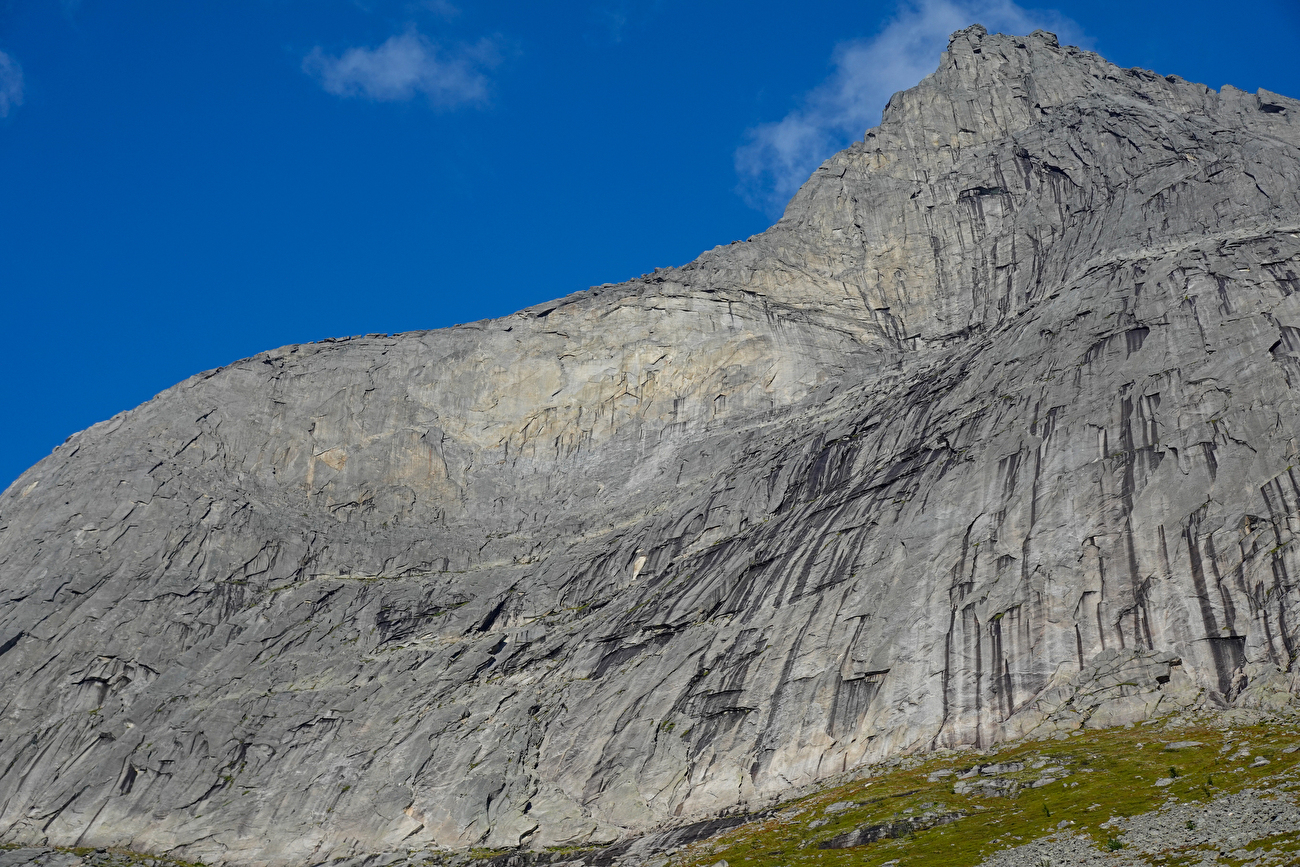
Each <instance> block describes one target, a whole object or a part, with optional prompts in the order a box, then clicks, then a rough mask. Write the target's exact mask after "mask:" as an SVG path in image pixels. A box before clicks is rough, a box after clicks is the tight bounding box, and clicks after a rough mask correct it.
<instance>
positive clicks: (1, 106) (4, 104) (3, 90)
mask: <svg viewBox="0 0 1300 867" xmlns="http://www.w3.org/2000/svg"><path fill="white" fill-rule="evenodd" d="M22 104H23V68H22V67H21V66H19V65H18V61H17V60H14V59H13V58H12V57H10V56H9V55H8V54H5V53H4V52H3V51H0V117H8V116H9V112H11V111H13V110H14V109H15V108H17V107H18V106H20V105H22Z"/></svg>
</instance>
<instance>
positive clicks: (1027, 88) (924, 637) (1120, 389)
mask: <svg viewBox="0 0 1300 867" xmlns="http://www.w3.org/2000/svg"><path fill="white" fill-rule="evenodd" d="M1298 389H1300V102H1297V101H1295V100H1292V99H1288V98H1285V97H1282V96H1278V95H1276V94H1273V93H1269V92H1267V91H1262V90H1261V91H1260V92H1258V93H1256V94H1248V93H1244V92H1242V91H1239V90H1235V89H1233V88H1231V87H1224V88H1223V89H1222V90H1221V91H1219V92H1217V93H1216V92H1215V91H1213V90H1210V89H1208V88H1206V87H1204V86H1202V85H1199V84H1193V83H1190V82H1186V81H1183V80H1181V79H1179V78H1177V77H1174V76H1168V77H1165V76H1160V75H1156V74H1154V73H1151V72H1147V71H1144V70H1139V69H1128V70H1125V69H1119V68H1117V67H1115V66H1114V65H1112V64H1110V63H1108V62H1106V61H1105V60H1103V59H1102V58H1100V57H1098V56H1097V55H1095V54H1092V53H1089V52H1085V51H1081V50H1079V49H1077V48H1072V47H1063V46H1060V45H1059V44H1058V42H1057V40H1056V38H1055V37H1054V36H1052V35H1051V34H1049V33H1045V32H1042V31H1038V32H1035V33H1033V34H1030V35H1029V36H1026V37H1016V36H1005V35H990V34H988V33H986V32H985V30H984V29H983V28H981V27H978V26H976V27H972V28H970V29H967V30H965V31H962V32H960V33H957V34H954V36H953V38H952V41H951V44H950V45H949V46H948V50H947V51H946V52H945V53H944V54H943V56H942V59H941V61H940V64H939V68H938V70H937V71H936V72H935V73H933V74H932V75H930V76H928V77H927V78H926V79H925V80H923V81H922V82H921V83H920V84H918V85H917V86H916V87H914V88H912V89H911V90H907V91H904V92H902V93H899V94H896V95H895V96H894V97H893V99H892V100H891V101H890V103H889V106H888V108H887V109H886V111H885V114H884V118H883V120H882V122H881V125H880V126H879V127H877V128H875V129H872V130H869V131H867V133H866V135H865V137H864V139H863V140H862V141H861V142H858V143H855V144H854V145H852V146H851V147H849V148H848V149H847V150H845V151H843V152H841V153H839V154H837V155H835V156H834V157H832V158H831V159H829V160H827V161H826V163H824V164H823V165H822V166H821V167H820V168H819V169H817V171H816V172H815V173H814V174H813V176H812V178H811V179H810V180H809V181H808V182H807V183H806V184H805V185H804V186H803V188H802V189H801V190H800V191H799V193H798V194H797V195H796V196H795V197H794V199H793V200H792V201H791V202H790V204H789V206H788V208H787V210H786V212H785V215H784V216H783V217H782V219H781V220H780V221H779V222H778V223H777V224H776V225H775V226H773V227H772V228H771V229H770V230H768V231H767V232H764V233H763V234H761V235H757V236H755V237H753V238H750V239H749V240H747V241H744V242H736V243H733V244H731V245H728V246H723V247H718V248H715V249H713V250H711V251H709V252H706V253H704V254H703V255H701V256H700V257H699V258H698V259H696V260H695V261H694V262H691V263H690V264H688V265H685V266H683V267H680V268H670V269H662V270H658V271H656V272H655V273H653V274H649V275H645V276H643V277H641V278H639V279H637V280H632V281H629V282H627V283H622V284H618V285H606V286H602V287H599V288H595V289H592V290H590V291H586V292H579V293H576V294H573V295H570V296H568V297H566V298H564V299H561V300H559V301H555V302H551V303H548V304H544V305H540V306H537V307H533V308H530V309H527V310H524V311H521V312H519V313H516V314H514V315H512V316H508V317H505V318H503V319H498V320H490V321H484V322H478V323H473V324H470V325H464V326H457V327H454V328H450V329H443V330H439V331H429V332H417V333H409V334H400V335H393V336H388V335H369V336H366V337H362V338H352V339H346V340H327V341H323V342H321V343H316V344H308V345H301V346H289V347H285V348H282V349H278V350H274V351H272V352H267V353H264V354H261V355H258V356H255V357H253V358H250V359H247V360H244V361H240V362H237V363H235V364H232V365H230V366H228V367H224V368H221V369H219V370H215V371H209V372H207V373H203V374H200V375H198V376H195V377H193V378H191V379H189V380H187V381H185V382H183V383H181V384H179V385H177V386H175V387H174V388H172V389H169V390H168V391H166V392H164V393H162V394H160V395H159V396H158V397H156V398H154V399H153V400H151V401H149V402H148V403H146V404H144V405H142V406H140V407H138V408H136V409H134V410H131V411H130V412H126V413H123V414H121V415H118V416H115V417H114V418H112V419H110V420H109V421H107V422H103V423H101V424H98V425H95V426H94V427H92V428H90V429H89V430H86V431H83V432H82V433H79V434H76V435H74V436H73V437H71V438H70V439H69V440H68V441H67V442H66V443H65V444H64V445H62V446H60V447H59V448H58V449H56V450H55V451H54V453H53V454H51V455H50V456H49V457H48V458H46V459H45V460H43V461H41V462H40V463H39V464H37V465H36V466H35V467H33V468H31V469H30V470H29V471H27V472H26V473H25V474H24V475H23V476H22V477H21V478H19V479H18V481H16V482H15V483H14V484H13V485H12V486H11V487H10V488H9V489H8V490H7V491H6V492H5V493H4V494H3V496H0V588H2V590H3V594H4V595H3V596H2V597H0V671H2V672H3V689H0V840H4V841H9V842H18V843H27V844H34V843H50V844H59V845H77V846H99V847H107V846H119V847H127V848H132V849H136V850H144V851H152V852H169V853H172V854H173V855H179V856H183V857H186V858H202V859H205V860H210V861H228V862H235V863H241V864H285V865H298V864H308V863H319V862H322V861H324V860H327V859H329V858H336V857H348V856H356V855H363V854H366V853H374V852H382V851H390V850H396V849H408V848H420V847H425V848H437V847H446V848H452V849H458V850H464V849H467V848H469V847H474V846H484V847H515V846H525V847H530V848H542V847H548V846H565V845H586V844H593V843H600V842H608V841H612V840H617V839H622V838H626V837H628V836H629V835H634V834H638V833H641V832H644V831H647V830H650V829H655V828H661V827H665V826H668V825H672V824H674V823H683V822H687V821H691V820H696V819H701V818H706V817H710V816H716V815H718V814H721V813H724V812H726V811H728V810H733V809H736V808H738V807H745V808H754V807H757V806H761V805H764V804H767V803H769V802H771V801H773V800H774V799H776V798H779V797H780V796H781V795H782V794H783V793H788V792H790V791H791V790H792V789H794V788H796V787H799V786H803V785H807V784H812V783H816V782H817V781H819V780H824V779H826V778H827V777H830V776H831V775H834V774H838V773H840V772H842V771H845V770H848V769H852V768H855V767H859V766H862V765H864V764H865V763H871V762H876V761H880V760H883V759H886V758H889V757H891V756H897V755H900V754H905V753H924V752H927V751H930V750H933V749H936V748H942V747H954V746H960V745H974V746H977V747H981V748H984V747H988V746H990V745H993V744H996V743H1000V742H1003V741H1008V740H1012V739H1016V738H1021V737H1026V736H1043V735H1046V734H1051V733H1054V732H1064V731H1072V730H1075V729H1078V728H1080V727H1084V728H1098V727H1104V726H1108V725H1115V724H1122V723H1126V722H1132V721H1135V720H1140V719H1145V718H1148V717H1151V716H1156V715H1160V714H1164V713H1169V712H1174V711H1181V710H1185V709H1188V708H1194V709H1195V708H1200V709H1212V708H1217V707H1228V706H1236V707H1241V708H1250V707H1257V708H1260V707H1262V708H1268V707H1280V706H1284V705H1288V704H1289V703H1290V702H1292V701H1293V695H1292V691H1293V689H1294V688H1295V687H1296V684H1297V679H1296V677H1295V672H1293V670H1292V662H1293V659H1294V658H1295V656H1296V654H1297V647H1298V646H1300V632H1298V631H1297V630H1298V629H1300V583H1297V581H1298V579H1297V577H1296V576H1300V558H1298V556H1297V541H1296V539H1297V536H1296V533H1297V532H1298V531H1300V468H1297V467H1296V464H1297V463H1300V457H1298V452H1300V441H1298V440H1297V437H1298V436H1300V403H1298V402H1297V397H1298V396H1300V390H1298Z"/></svg>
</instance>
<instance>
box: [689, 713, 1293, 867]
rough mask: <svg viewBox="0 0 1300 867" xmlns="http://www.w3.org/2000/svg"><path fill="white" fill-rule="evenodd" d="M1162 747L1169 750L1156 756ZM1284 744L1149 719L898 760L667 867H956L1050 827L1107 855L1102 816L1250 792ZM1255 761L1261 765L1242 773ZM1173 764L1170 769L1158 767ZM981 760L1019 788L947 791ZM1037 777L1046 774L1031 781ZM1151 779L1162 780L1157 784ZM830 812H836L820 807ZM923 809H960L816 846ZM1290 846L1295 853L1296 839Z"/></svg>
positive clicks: (1253, 731)
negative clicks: (845, 843) (837, 844)
mask: <svg viewBox="0 0 1300 867" xmlns="http://www.w3.org/2000/svg"><path fill="white" fill-rule="evenodd" d="M1168 744H1176V745H1177V748H1176V749H1175V750H1172V751H1171V750H1168V749H1166V746H1167V745H1168ZM1293 745H1296V746H1300V730H1297V729H1296V728H1294V727H1292V726H1286V727H1278V726H1254V727H1242V728H1239V729H1236V730H1234V731H1232V732H1228V731H1226V730H1224V729H1219V728H1212V727H1199V726H1188V727H1171V726H1170V727H1167V726H1166V725H1165V724H1164V723H1163V721H1156V722H1154V723H1150V724H1146V725H1141V726H1137V727H1133V728H1126V729H1109V730H1105V731H1098V732H1089V733H1085V734H1081V735H1077V736H1075V737H1070V738H1068V739H1065V740H1046V741H1027V742H1020V743H1017V744H1013V745H1009V746H1007V747H1006V748H1004V749H999V750H997V751H996V752H994V751H990V752H988V753H978V752H975V751H954V752H947V753H945V754H941V755H934V756H930V757H926V758H924V759H912V760H903V761H902V762H899V763H897V764H896V765H895V766H894V767H893V768H877V769H875V773H874V775H873V776H870V777H865V776H864V778H862V779H857V780H853V781H851V782H848V783H844V784H842V785H837V786H833V787H829V788H826V789H823V790H821V791H818V792H816V793H815V794H812V795H808V796H806V797H803V798H800V799H798V800H794V801H790V802H788V803H785V804H783V805H781V806H780V807H778V808H777V809H776V810H775V811H774V812H773V813H772V814H771V815H770V817H768V818H765V819H762V820H758V821H754V822H751V823H748V824H746V825H742V826H740V827H738V828H735V829H733V830H731V831H730V832H727V833H725V834H722V835H719V836H718V837H714V838H711V839H709V840H703V841H700V842H699V843H696V844H695V845H693V846H690V847H688V848H686V849H684V850H683V851H681V852H679V853H678V854H677V855H675V856H674V857H673V858H672V861H671V865H670V867H709V865H712V864H714V863H715V862H717V861H718V860H720V859H722V860H726V861H727V862H728V864H730V865H731V867H813V865H817V867H878V865H881V864H884V863H886V862H891V861H895V860H897V861H898V864H899V867H963V865H976V864H978V863H979V862H980V861H982V860H983V859H984V858H986V857H988V856H989V855H991V854H992V853H993V852H995V851H997V850H999V849H1005V848H1009V847H1012V846H1018V845H1020V844H1022V843H1027V842H1029V841H1031V840H1034V839H1036V838H1038V837H1042V836H1045V835H1047V834H1051V833H1054V832H1056V831H1057V830H1059V829H1061V828H1062V827H1068V828H1069V830H1070V831H1071V832H1073V833H1078V834H1083V835H1087V836H1090V837H1091V838H1092V839H1093V840H1094V841H1095V842H1096V844H1097V848H1098V850H1103V851H1104V850H1111V851H1114V850H1116V849H1118V848H1122V847H1123V846H1124V842H1123V841H1122V840H1120V839H1119V838H1118V837H1116V836H1115V834H1114V833H1113V832H1112V833H1107V830H1106V828H1103V827H1102V826H1103V824H1104V823H1106V822H1108V821H1109V820H1110V819H1112V818H1115V817H1128V816H1134V815H1137V814H1139V813H1145V812H1148V811H1151V810H1155V809H1157V808H1159V807H1160V806H1161V805H1162V804H1164V803H1165V802H1166V800H1168V799H1169V798H1171V797H1173V798H1177V799H1178V800H1180V801H1182V802H1196V801H1206V800H1208V799H1210V798H1213V797H1218V796H1220V795H1224V794H1227V793H1230V792H1236V791H1240V790H1241V789H1244V788H1247V787H1249V786H1255V785H1259V784H1260V783H1261V782H1262V781H1264V780H1266V779H1267V778H1270V777H1273V776H1275V775H1277V774H1279V773H1282V772H1285V771H1289V770H1291V769H1292V768H1294V767H1295V766H1296V765H1297V763H1300V752H1294V753H1283V752H1282V751H1283V749H1285V748H1286V747H1289V746H1293ZM1247 753H1248V754H1249V756H1248V757H1247ZM1255 756H1263V757H1264V758H1267V759H1269V760H1270V762H1271V763H1270V764H1268V765H1266V766H1263V765H1262V766H1260V767H1250V765H1251V763H1252V760H1253V758H1254V757H1255ZM1175 757H1176V761H1177V762H1178V765H1177V767H1176V768H1174V767H1171V766H1170V759H1172V758H1175ZM993 762H999V763H1012V762H1023V763H1024V769H1023V770H1020V771H1015V772H1010V773H1004V774H1000V775H998V776H999V777H1000V778H1001V779H1003V780H1015V781H1016V782H1018V783H1019V784H1020V788H1019V790H1018V791H1017V792H1015V793H1014V794H1013V795H1012V796H1010V797H1008V796H1006V795H993V794H987V793H981V792H980V791H979V790H976V791H974V792H970V793H965V792H966V790H967V788H969V786H961V785H956V784H957V783H959V782H960V781H959V779H958V777H959V775H961V774H962V773H963V772H965V771H967V770H968V769H969V768H971V767H972V766H975V765H986V764H990V763H993ZM1035 765H1037V766H1038V767H1035ZM1052 768H1064V769H1065V770H1066V771H1068V775H1066V776H1064V777H1063V778H1061V777H1060V774H1061V773H1063V772H1059V771H1058V772H1056V773H1055V774H1052V773H1050V772H1051V769H1052ZM936 772H948V773H947V775H943V776H940V775H936ZM1045 772H1046V773H1045ZM932 775H934V776H932ZM1045 776H1047V777H1050V776H1055V777H1057V779H1055V780H1054V781H1053V782H1050V783H1047V784H1046V785H1039V786H1036V787H1035V786H1033V785H1032V784H1033V783H1035V782H1037V781H1039V780H1042V779H1044V778H1045ZM973 779H974V778H972V780H973ZM982 779H985V780H987V779H989V778H988V777H983V778H982ZM1158 780H1159V781H1160V782H1162V783H1164V785H1162V786H1157V785H1156V782H1157V781H1158ZM1216 781H1217V782H1216ZM987 791H988V790H984V792H987ZM957 792H963V794H958V793H957ZM845 804H851V806H848V807H847V808H845V806H844V805H845ZM831 805H835V806H836V809H834V810H829V811H828V810H827V809H826V808H827V807H829V806H831ZM927 813H929V814H932V815H933V814H955V813H964V814H965V817H964V818H960V819H957V820H956V821H953V822H950V823H949V824H944V825H939V826H938V827H931V828H927V829H919V828H918V829H917V830H914V831H913V832H912V833H910V834H906V835H903V836H900V837H896V838H887V839H882V840H879V841H878V842H875V843H869V844H867V845H864V846H855V847H852V848H845V849H820V848H818V844H819V843H824V842H826V841H828V840H830V839H832V838H834V837H836V836H838V835H841V834H844V833H846V832H848V831H851V830H853V829H855V828H859V827H862V826H865V825H875V824H883V823H886V822H898V821H901V820H906V819H908V818H912V817H917V818H919V817H921V816H922V815H923V814H927ZM1065 823H1068V824H1065ZM1191 827H1192V825H1191V823H1189V830H1190V829H1191ZM1284 842H1285V841H1284V840H1283V838H1282V837H1274V838H1270V839H1269V840H1267V841H1260V844H1259V845H1261V846H1264V847H1265V848H1268V847H1275V846H1283V848H1285V846H1284V845H1283V844H1284ZM1291 845H1296V846H1297V848H1298V849H1300V839H1297V840H1294V841H1292V843H1291ZM1183 855H1184V853H1183V852H1181V851H1180V852H1177V853H1174V852H1169V853H1166V856H1165V857H1164V859H1163V860H1161V861H1160V862H1159V863H1161V864H1167V865H1170V867H1173V865H1176V864H1181V863H1183ZM1195 860H1199V856H1198V858H1197V859H1195Z"/></svg>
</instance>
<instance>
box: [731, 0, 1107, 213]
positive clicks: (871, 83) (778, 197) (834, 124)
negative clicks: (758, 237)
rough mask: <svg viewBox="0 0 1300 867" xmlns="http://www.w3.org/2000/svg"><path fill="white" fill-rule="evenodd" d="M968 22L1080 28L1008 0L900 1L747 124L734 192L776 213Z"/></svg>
mask: <svg viewBox="0 0 1300 867" xmlns="http://www.w3.org/2000/svg"><path fill="white" fill-rule="evenodd" d="M975 23H979V24H983V25H984V26H985V27H987V28H988V29H989V30H990V31H991V32H997V31H1001V32H1006V33H1019V34H1026V33H1029V32H1031V31H1033V30H1036V29H1038V28H1040V27H1041V28H1044V29H1047V30H1052V31H1054V32H1056V33H1058V34H1059V35H1060V36H1061V37H1062V38H1063V39H1065V40H1067V41H1071V42H1074V41H1077V40H1078V38H1079V36H1080V35H1081V34H1080V32H1079V29H1078V27H1077V26H1076V25H1075V24H1074V23H1073V22H1071V21H1070V20H1069V19H1067V18H1064V17H1062V16H1061V15H1060V14H1058V13H1056V12H1050V11H1048V12H1043V11H1035V10H1028V9H1022V8H1021V7H1020V6H1017V5H1016V4H1015V3H1013V2H1011V0H918V2H914V3H904V4H903V5H902V6H901V7H900V8H899V11H898V12H897V13H896V14H895V15H894V17H893V18H891V19H890V20H889V22H888V23H887V24H886V25H885V27H884V29H883V30H881V31H880V32H879V33H878V34H876V35H875V36H872V37H870V38H868V39H859V40H854V41H852V42H845V43H841V44H840V45H838V46H836V48H835V52H834V55H833V58H832V59H833V61H834V65H835V71H834V72H832V73H831V75H830V77H829V78H827V79H826V80H825V81H824V82H822V83H821V84H820V85H818V86H817V87H816V88H814V89H813V90H811V91H810V92H808V93H807V94H805V95H804V97H803V99H802V105H801V106H800V107H799V108H797V109H795V110H794V111H792V112H790V113H789V114H787V115H786V116H785V117H784V118H782V119H781V120H779V121H775V122H773V123H765V124H762V125H760V126H757V127H754V128H753V129H751V130H749V131H748V133H747V139H748V141H747V142H746V143H745V144H744V145H742V146H741V147H740V148H738V149H737V150H736V173H737V174H738V175H739V176H740V187H739V192H740V193H741V195H743V196H744V198H745V200H746V201H747V202H748V203H749V204H750V205H751V206H753V207H755V208H758V209H760V210H765V211H768V212H770V213H773V214H774V215H779V214H780V212H781V210H782V209H783V208H784V206H785V204H786V202H788V201H789V199H790V197H791V196H792V195H794V193H795V191H796V190H798V189H799V187H800V185H802V184H803V182H804V181H806V180H807V179H808V176H809V175H810V174H812V171H813V169H815V168H817V166H819V165H821V163H822V162H823V161H824V160H825V159H826V158H827V157H829V156H830V155H831V154H833V153H835V151H837V150H839V149H841V148H843V147H845V146H846V145H847V144H848V143H849V142H851V141H853V140H855V139H857V138H860V137H861V136H862V134H863V133H864V132H866V131H867V130H868V129H870V128H871V127H873V126H876V125H877V124H878V123H880V113H881V111H882V110H883V109H884V107H885V104H886V103H887V102H888V101H889V97H890V96H892V95H893V94H894V93H896V92H897V91H899V90H904V89H906V88H909V87H912V86H913V85H915V84H916V83H917V82H918V81H920V80H921V79H922V78H924V77H925V76H926V75H928V74H930V73H931V72H933V71H934V70H935V68H936V67H937V66H938V63H939V55H940V53H942V52H943V50H944V49H945V48H946V47H947V45H948V36H949V35H950V34H952V33H953V32H955V31H957V30H961V29H963V28H964V27H968V26H970V25H971V24H975Z"/></svg>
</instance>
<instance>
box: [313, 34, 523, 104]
mask: <svg viewBox="0 0 1300 867" xmlns="http://www.w3.org/2000/svg"><path fill="white" fill-rule="evenodd" d="M500 61H501V51H500V46H499V45H498V43H497V41H496V40H494V39H486V38H485V39H480V40H479V41H478V42H476V43H474V44H473V45H461V46H457V47H455V48H452V49H448V48H445V47H443V46H441V45H439V44H437V43H436V42H434V41H433V40H431V39H429V38H428V37H426V36H425V35H424V34H422V33H420V32H419V30H417V29H416V28H415V27H410V28H408V29H407V30H406V32H404V33H400V34H398V35H396V36H392V37H389V39H388V40H387V41H386V42H384V43H383V44H382V45H379V46H377V47H375V48H349V49H347V50H346V51H344V52H343V53H342V54H341V55H339V56H337V57H335V56H333V55H330V54H327V53H326V52H325V50H324V49H322V48H321V47H320V46H317V47H316V48H314V49H312V51H311V53H310V54H308V55H307V56H306V57H305V58H303V62H302V68H303V71H304V72H306V73H307V74H308V75H311V76H313V77H314V78H316V80H318V81H319V82H320V84H321V87H323V88H325V90H326V91H327V92H329V93H332V94H335V95H336V96H355V97H362V98H365V99H373V100H377V101H380V102H401V101H405V100H409V99H412V98H414V97H416V96H420V95H423V96H424V97H426V98H427V99H428V100H429V102H430V103H431V104H432V105H434V106H437V107H439V108H455V107H457V106H460V105H472V104H481V103H483V102H485V101H486V100H487V98H488V92H489V82H488V78H487V75H486V72H487V70H489V69H492V68H493V67H495V66H496V65H497V64H498V63H500Z"/></svg>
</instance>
